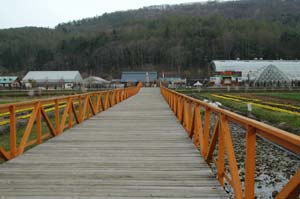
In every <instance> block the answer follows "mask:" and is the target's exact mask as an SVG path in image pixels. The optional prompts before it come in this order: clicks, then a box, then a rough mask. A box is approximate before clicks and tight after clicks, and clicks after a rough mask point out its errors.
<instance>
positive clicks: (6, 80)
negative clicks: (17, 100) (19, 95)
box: [0, 76, 18, 88]
mask: <svg viewBox="0 0 300 199" xmlns="http://www.w3.org/2000/svg"><path fill="white" fill-rule="evenodd" d="M17 80H18V77H17V76H0V87H4V88H8V87H18V86H17V85H16V82H17Z"/></svg>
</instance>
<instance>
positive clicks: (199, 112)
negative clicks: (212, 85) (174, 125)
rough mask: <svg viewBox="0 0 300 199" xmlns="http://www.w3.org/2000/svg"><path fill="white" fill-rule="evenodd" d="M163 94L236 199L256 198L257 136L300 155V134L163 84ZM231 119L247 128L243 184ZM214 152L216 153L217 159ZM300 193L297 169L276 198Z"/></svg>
mask: <svg viewBox="0 0 300 199" xmlns="http://www.w3.org/2000/svg"><path fill="white" fill-rule="evenodd" d="M161 93H162V95H163V96H164V98H165V100H166V101H167V102H168V104H169V105H170V108H171V109H172V110H173V111H174V113H175V115H176V116H177V118H178V120H179V122H180V123H181V124H182V125H183V127H184V128H185V129H186V131H187V133H188V135H189V137H190V138H192V139H193V142H194V144H195V145H196V146H197V147H198V148H199V149H200V152H201V154H202V156H203V158H204V159H205V160H206V162H207V163H208V164H211V163H215V166H216V168H217V178H218V181H219V182H220V184H221V185H222V186H224V181H225V180H226V181H227V182H228V183H229V184H230V185H231V186H232V188H233V190H234V195H235V198H247V199H248V198H249V199H250V198H251V199H253V198H255V166H256V165H255V160H256V135H260V136H262V137H263V138H265V139H267V140H268V141H270V142H273V143H275V144H278V145H280V146H281V147H284V148H285V149H287V150H289V151H291V152H293V153H295V154H298V155H300V137H299V136H297V135H293V134H291V133H288V132H286V131H283V130H280V129H277V128H274V127H272V126H269V125H266V124H264V123H261V122H258V121H255V120H252V119H249V118H247V117H244V116H241V115H238V114H235V113H233V112H230V111H227V110H224V109H221V108H218V107H216V106H213V105H210V104H208V103H205V102H203V101H200V100H197V99H194V98H191V97H189V96H186V95H183V94H180V93H177V92H175V91H172V90H170V89H167V88H165V87H163V86H161ZM212 115H215V120H216V122H215V125H214V128H213V129H212V133H210V131H211V130H210V128H211V118H212V117H211V116H212ZM202 117H204V120H202ZM229 122H233V123H235V124H238V125H240V126H243V127H244V128H246V131H247V132H246V158H245V183H244V186H242V183H241V179H240V177H239V171H238V166H237V159H236V154H235V151H234V147H233V142H232V136H231V132H230V126H229ZM203 125H204V126H203ZM213 153H217V158H215V156H214V155H213ZM225 155H227V160H225ZM225 162H228V167H229V169H228V170H229V172H226V169H225ZM228 173H229V174H228ZM299 195H300V170H299V169H298V170H297V171H296V173H295V174H294V176H293V177H292V178H291V179H290V181H289V182H288V183H287V184H286V185H285V186H284V187H283V189H282V190H281V191H280V192H279V193H278V195H277V196H276V198H297V197H298V196H299Z"/></svg>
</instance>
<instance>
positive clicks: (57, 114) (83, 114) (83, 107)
mask: <svg viewBox="0 0 300 199" xmlns="http://www.w3.org/2000/svg"><path fill="white" fill-rule="evenodd" d="M141 86H142V84H141V83H139V84H138V85H137V86H135V87H129V88H120V89H119V88H118V89H113V90H106V91H98V92H88V93H83V94H75V95H68V96H63V97H53V98H50V99H49V98H48V99H40V100H32V101H25V102H17V103H12V104H5V105H1V106H0V113H3V112H4V114H2V116H7V113H8V115H9V119H8V120H9V121H8V122H7V123H9V128H10V132H9V142H10V144H9V146H10V148H9V150H5V149H4V148H3V147H2V146H0V158H1V157H2V158H3V159H6V160H9V159H12V158H14V157H16V156H18V155H20V154H22V153H23V152H24V150H25V148H26V147H28V146H30V145H33V144H41V143H42V142H43V140H45V139H48V138H50V137H55V136H57V135H59V134H60V133H62V132H63V130H64V129H65V128H71V127H72V126H73V125H74V124H75V123H77V124H79V123H81V122H83V121H84V120H86V119H88V118H89V117H91V115H96V114H98V113H99V112H102V111H104V110H106V109H108V108H110V107H112V106H114V105H115V104H117V103H119V102H121V101H123V100H125V99H127V98H129V97H131V96H133V95H135V94H136V93H138V92H139V89H140V88H141ZM61 102H63V103H64V104H65V105H64V107H63V111H62V112H61V111H60V107H59V106H60V103H61ZM45 105H46V106H45ZM47 106H52V108H53V112H54V118H53V119H54V121H51V118H50V117H49V116H48V115H47V109H45V107H47ZM76 106H77V107H76ZM24 108H25V109H24ZM20 109H22V110H20ZM29 109H30V110H29ZM18 110H20V111H18ZM22 111H23V112H24V111H25V112H27V114H28V111H31V112H30V116H29V117H28V120H27V125H26V128H25V130H24V132H20V133H22V135H21V136H22V137H21V138H20V142H19V143H17V120H18V118H19V116H17V114H18V113H19V112H22ZM43 119H44V121H45V123H46V125H47V127H48V130H49V131H50V132H49V133H47V134H44V135H43V129H42V121H43ZM67 119H68V122H67ZM74 119H75V123H74ZM66 122H67V123H68V124H67V125H66ZM34 125H35V127H36V139H34V140H30V139H29V137H30V134H31V133H32V128H33V127H34Z"/></svg>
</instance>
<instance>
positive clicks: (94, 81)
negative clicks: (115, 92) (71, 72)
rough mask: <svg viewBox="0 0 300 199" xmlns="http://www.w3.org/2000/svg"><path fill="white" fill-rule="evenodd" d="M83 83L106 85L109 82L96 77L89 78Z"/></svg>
mask: <svg viewBox="0 0 300 199" xmlns="http://www.w3.org/2000/svg"><path fill="white" fill-rule="evenodd" d="M83 81H84V82H85V83H95V84H108V83H109V81H107V80H105V79H103V78H101V77H96V76H89V77H87V78H85V79H84V80H83Z"/></svg>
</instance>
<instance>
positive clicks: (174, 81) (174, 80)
mask: <svg viewBox="0 0 300 199" xmlns="http://www.w3.org/2000/svg"><path fill="white" fill-rule="evenodd" d="M160 81H161V82H165V83H166V82H167V83H168V87H169V88H178V87H184V86H186V83H187V80H186V78H185V79H182V78H180V77H164V78H160Z"/></svg>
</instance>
